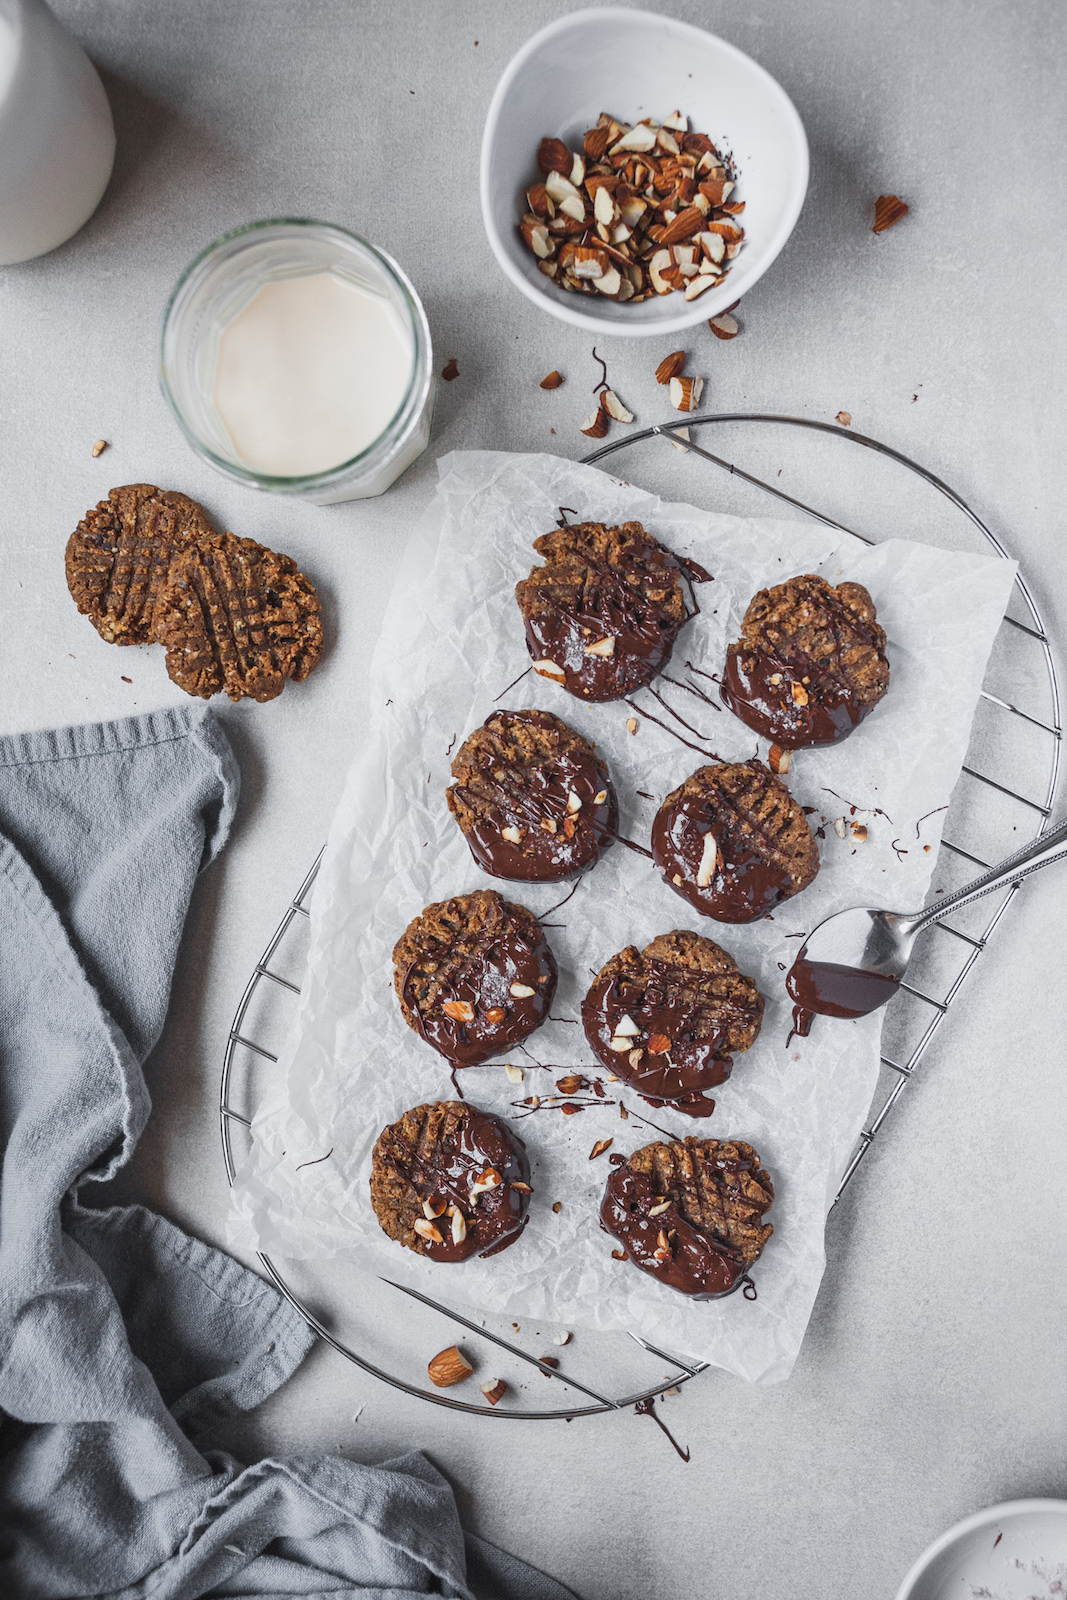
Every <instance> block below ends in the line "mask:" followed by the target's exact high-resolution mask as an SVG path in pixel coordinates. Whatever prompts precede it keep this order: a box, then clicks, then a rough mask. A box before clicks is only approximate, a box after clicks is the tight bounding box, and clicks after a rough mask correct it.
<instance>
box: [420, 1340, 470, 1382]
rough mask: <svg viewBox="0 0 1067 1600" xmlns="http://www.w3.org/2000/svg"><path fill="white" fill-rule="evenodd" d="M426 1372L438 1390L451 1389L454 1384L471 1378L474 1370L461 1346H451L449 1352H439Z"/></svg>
mask: <svg viewBox="0 0 1067 1600" xmlns="http://www.w3.org/2000/svg"><path fill="white" fill-rule="evenodd" d="M426 1370H427V1372H428V1373H429V1375H430V1382H431V1383H433V1384H436V1386H437V1388H438V1389H449V1388H451V1386H452V1385H453V1384H454V1383H460V1382H461V1381H462V1380H463V1379H464V1378H469V1377H470V1375H471V1373H472V1372H473V1371H474V1368H473V1367H472V1366H471V1364H470V1362H469V1361H468V1360H467V1358H466V1356H465V1355H464V1354H463V1351H462V1350H461V1349H460V1348H459V1345H457V1344H450V1345H449V1347H448V1349H447V1350H439V1351H438V1352H437V1354H436V1355H435V1356H434V1358H433V1360H432V1361H431V1362H430V1364H429V1366H428V1367H427V1369H426Z"/></svg>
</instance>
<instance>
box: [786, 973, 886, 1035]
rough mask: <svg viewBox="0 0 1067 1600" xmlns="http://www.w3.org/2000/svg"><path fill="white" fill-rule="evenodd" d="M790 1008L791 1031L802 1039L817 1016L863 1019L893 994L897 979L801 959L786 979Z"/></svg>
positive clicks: (882, 974) (881, 974)
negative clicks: (791, 1018)
mask: <svg viewBox="0 0 1067 1600" xmlns="http://www.w3.org/2000/svg"><path fill="white" fill-rule="evenodd" d="M785 986H786V989H787V990H788V992H789V997H790V999H791V1000H792V1001H793V1002H794V1005H793V1032H794V1033H798V1034H800V1036H801V1038H805V1037H806V1036H807V1034H808V1032H809V1030H810V1028H811V1024H812V1022H813V1021H814V1019H815V1017H816V1015H818V1016H823V1017H865V1016H867V1015H868V1013H869V1012H871V1011H877V1010H878V1007H879V1006H883V1005H885V1003H886V1001H887V1000H891V999H892V997H893V995H894V994H896V992H897V990H898V988H899V986H900V980H899V979H898V978H892V977H888V976H886V975H885V974H884V973H881V972H865V971H864V970H863V969H862V968H861V967H843V966H840V965H839V964H838V963H837V962H836V961H805V960H802V959H801V957H800V956H798V957H797V959H796V960H795V961H794V963H793V965H792V967H790V969H789V973H788V976H787V977H786V980H785Z"/></svg>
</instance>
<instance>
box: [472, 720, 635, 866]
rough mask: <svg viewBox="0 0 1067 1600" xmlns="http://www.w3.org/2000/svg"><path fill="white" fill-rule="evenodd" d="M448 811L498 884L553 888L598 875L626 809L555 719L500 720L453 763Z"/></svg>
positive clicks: (597, 762)
mask: <svg viewBox="0 0 1067 1600" xmlns="http://www.w3.org/2000/svg"><path fill="white" fill-rule="evenodd" d="M452 776H453V777H454V778H455V779H456V782H455V783H454V784H453V785H452V787H451V788H450V789H449V790H448V792H447V795H446V799H447V801H448V809H449V810H450V811H451V813H452V815H453V816H454V817H455V819H456V821H457V822H458V823H459V826H460V829H461V830H462V832H463V836H464V838H465V839H466V841H467V844H468V846H469V847H470V852H471V855H472V856H473V857H474V859H475V861H477V863H478V865H479V866H480V867H482V868H483V869H484V870H485V871H486V872H489V873H491V874H492V875H493V877H494V878H510V879H513V880H516V881H525V882H528V883H550V882H553V881H554V880H556V879H558V878H567V877H570V876H571V874H572V873H575V872H579V871H580V870H581V869H582V868H583V867H588V866H592V864H593V863H594V862H595V861H597V860H598V859H599V857H600V853H601V851H602V850H606V849H607V848H608V846H609V845H610V844H611V842H612V840H613V838H614V835H615V830H616V828H617V827H618V821H619V808H618V802H617V800H616V798H615V790H614V789H613V787H612V784H611V780H610V778H609V777H608V769H607V767H606V766H605V764H604V762H603V761H602V760H601V759H600V757H599V756H598V755H597V754H596V752H595V750H594V748H593V746H592V745H591V744H589V743H588V742H587V741H586V740H585V739H583V738H582V736H581V734H580V733H575V731H574V729H573V728H569V727H568V726H567V724H566V723H565V722H561V721H560V719H559V717H554V716H553V715H552V714H551V712H549V711H494V712H493V714H492V716H490V717H488V718H487V719H486V721H485V722H484V724H483V725H482V727H480V728H478V729H476V730H475V732H474V733H472V734H471V735H470V736H469V738H467V739H465V740H464V742H463V744H462V745H461V746H460V748H459V750H458V751H457V753H456V756H455V759H454V760H453V762H452Z"/></svg>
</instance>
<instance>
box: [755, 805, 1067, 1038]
mask: <svg viewBox="0 0 1067 1600" xmlns="http://www.w3.org/2000/svg"><path fill="white" fill-rule="evenodd" d="M1061 856H1067V822H1061V823H1060V824H1059V826H1058V827H1056V828H1052V829H1051V830H1050V831H1049V832H1048V833H1043V834H1041V835H1040V837H1039V838H1037V839H1035V840H1034V841H1033V843H1032V844H1028V845H1024V846H1023V848H1022V849H1021V850H1017V851H1016V852H1015V854H1014V855H1010V856H1008V857H1007V859H1006V860H1004V861H1002V862H1001V863H1000V865H999V866H996V867H991V868H990V869H989V871H988V872H984V873H983V874H982V876H981V877H980V878H975V880H974V882H973V883H969V884H967V885H966V886H965V887H964V888H962V889H958V890H957V891H956V893H955V894H949V895H945V897H944V898H943V899H941V900H935V901H934V903H933V905H929V906H927V907H926V908H925V909H924V910H923V911H916V912H910V913H909V912H902V911H875V910H873V909H871V908H869V907H860V906H857V907H855V908H853V909H852V910H851V911H837V912H835V913H834V915H833V916H831V917H827V918H826V920H825V921H824V922H820V923H819V926H818V927H817V928H816V929H815V930H814V932H812V933H810V934H809V935H808V937H807V939H806V940H805V941H804V943H803V945H801V947H800V953H799V954H798V956H797V958H796V961H795V962H794V963H793V966H792V968H791V969H790V971H789V975H788V977H787V978H786V988H787V989H788V991H789V994H790V996H791V997H792V999H793V1000H794V1001H795V1002H796V1006H797V1012H798V1013H800V1014H806V1013H811V1012H818V1013H820V1014H821V1015H823V1016H830V1017H862V1016H866V1015H867V1013H868V1012H869V1011H876V1010H877V1009H878V1007H879V1006H883V1005H885V1003H886V1002H887V1001H888V1000H891V999H892V997H893V995H894V994H895V993H896V992H897V988H898V986H899V984H900V981H901V979H902V978H903V977H904V974H905V973H906V972H907V970H908V963H909V962H910V961H911V953H912V948H913V946H914V944H915V940H916V938H917V937H918V935H919V934H920V933H921V932H922V931H923V929H924V928H928V927H929V926H930V924H931V923H933V922H940V921H941V920H942V918H944V917H947V916H948V915H949V913H950V912H953V911H957V910H959V909H960V908H961V907H962V906H968V905H970V904H971V902H972V900H980V899H981V898H982V896H983V895H986V894H992V893H993V892H994V891H995V890H997V889H1006V888H1008V887H1009V886H1010V885H1011V884H1015V883H1021V882H1022V880H1023V879H1024V878H1028V877H1029V876H1030V874H1031V873H1032V872H1038V871H1040V869H1041V868H1042V867H1047V866H1048V865H1049V864H1050V863H1051V862H1053V861H1058V860H1059V859H1060V858H1061ZM800 1020H802V1017H801V1019H800ZM807 1020H808V1022H809V1024H810V1017H808V1019H807ZM806 1031H807V1029H806V1028H805V1027H803V1026H798V1027H797V1032H806Z"/></svg>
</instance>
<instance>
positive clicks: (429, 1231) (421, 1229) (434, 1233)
mask: <svg viewBox="0 0 1067 1600" xmlns="http://www.w3.org/2000/svg"><path fill="white" fill-rule="evenodd" d="M411 1226H412V1227H413V1228H414V1230H415V1232H416V1233H417V1234H418V1236H419V1238H420V1239H429V1241H430V1243H431V1244H444V1242H445V1240H444V1235H443V1234H442V1232H441V1230H440V1228H439V1227H438V1226H437V1224H436V1223H435V1222H427V1220H426V1218H425V1217H416V1218H415V1221H414V1222H413V1223H412V1224H411Z"/></svg>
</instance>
